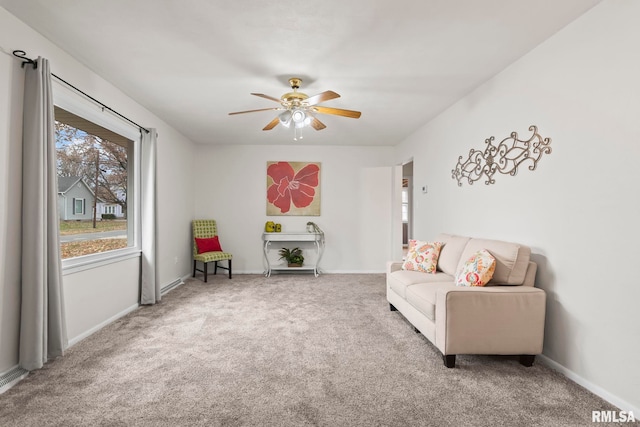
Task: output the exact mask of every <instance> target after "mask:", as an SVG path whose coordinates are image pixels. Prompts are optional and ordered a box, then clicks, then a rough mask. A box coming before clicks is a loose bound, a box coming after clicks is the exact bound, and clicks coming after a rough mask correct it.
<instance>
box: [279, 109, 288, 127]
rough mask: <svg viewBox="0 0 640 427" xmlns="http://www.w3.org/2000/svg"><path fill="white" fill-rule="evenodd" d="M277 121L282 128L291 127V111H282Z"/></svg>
mask: <svg viewBox="0 0 640 427" xmlns="http://www.w3.org/2000/svg"><path fill="white" fill-rule="evenodd" d="M278 119H279V120H280V123H281V124H282V126H284V127H287V128H288V127H289V126H290V125H291V111H289V110H286V111H283V112H282V113H281V114H280V115H279V116H278Z"/></svg>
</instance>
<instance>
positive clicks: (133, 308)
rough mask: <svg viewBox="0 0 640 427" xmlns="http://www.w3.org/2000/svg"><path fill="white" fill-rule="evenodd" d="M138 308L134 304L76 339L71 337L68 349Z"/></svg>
mask: <svg viewBox="0 0 640 427" xmlns="http://www.w3.org/2000/svg"><path fill="white" fill-rule="evenodd" d="M138 307H140V306H139V305H138V304H137V303H136V304H134V305H132V306H131V307H129V308H126V309H124V310H122V311H121V312H120V313H117V314H115V315H114V316H111V317H110V318H108V319H107V320H105V321H104V322H102V323H100V324H99V325H96V326H94V327H93V328H91V329H89V330H87V331H85V332H83V333H81V334H80V335H78V336H77V337H73V338H72V339H70V340H69V347H71V346H73V345H75V344H77V343H79V342H80V341H82V340H83V339H85V338H87V337H88V336H89V335H91V334H93V333H95V332H98V331H99V330H100V329H102V328H104V327H105V326H107V325H108V324H110V323H112V322H115V321H116V320H118V319H119V318H121V317H122V316H125V315H127V314H129V313H131V312H132V311H134V310H137V309H138Z"/></svg>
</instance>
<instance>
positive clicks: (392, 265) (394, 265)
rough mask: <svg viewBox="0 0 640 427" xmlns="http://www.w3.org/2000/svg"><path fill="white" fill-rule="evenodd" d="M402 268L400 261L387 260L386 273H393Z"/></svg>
mask: <svg viewBox="0 0 640 427" xmlns="http://www.w3.org/2000/svg"><path fill="white" fill-rule="evenodd" d="M401 269H402V261H389V262H387V274H390V273H393V272H394V271H398V270H401Z"/></svg>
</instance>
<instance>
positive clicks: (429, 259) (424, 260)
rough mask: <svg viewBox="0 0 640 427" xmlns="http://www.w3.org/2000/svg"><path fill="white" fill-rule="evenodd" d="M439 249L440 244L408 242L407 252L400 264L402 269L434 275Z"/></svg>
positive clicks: (418, 241)
mask: <svg viewBox="0 0 640 427" xmlns="http://www.w3.org/2000/svg"><path fill="white" fill-rule="evenodd" d="M441 247H442V243H441V242H423V241H421V240H414V239H411V240H409V251H408V252H407V257H406V259H405V261H404V263H403V264H402V269H403V270H412V271H421V272H423V273H435V272H436V264H437V263H438V256H439V255H440V248H441Z"/></svg>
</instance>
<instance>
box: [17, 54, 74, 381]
mask: <svg viewBox="0 0 640 427" xmlns="http://www.w3.org/2000/svg"><path fill="white" fill-rule="evenodd" d="M23 108H24V112H23V114H24V116H23V148H22V302H21V304H22V305H21V314H20V316H21V319H20V366H21V367H22V368H24V369H27V370H33V369H39V368H42V366H43V365H44V364H45V363H46V362H47V360H48V359H50V358H54V357H56V356H61V355H62V353H63V351H64V350H65V349H66V348H67V346H68V340H67V327H66V322H65V313H64V298H63V289H62V273H61V272H62V267H61V262H60V239H59V235H58V229H59V223H58V206H57V204H58V201H57V197H58V180H57V173H56V147H55V136H54V135H55V133H54V115H53V98H52V94H51V73H50V70H49V61H47V60H46V59H44V58H38V60H37V67H36V68H34V67H33V66H32V65H27V66H26V69H25V82H24V107H23Z"/></svg>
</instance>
